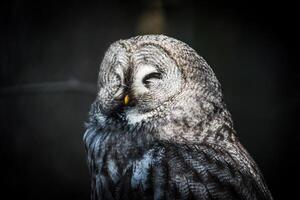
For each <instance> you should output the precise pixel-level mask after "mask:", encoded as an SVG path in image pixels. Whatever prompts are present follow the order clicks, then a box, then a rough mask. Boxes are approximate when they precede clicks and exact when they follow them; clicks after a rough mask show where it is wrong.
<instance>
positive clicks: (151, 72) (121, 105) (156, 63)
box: [98, 43, 182, 121]
mask: <svg viewBox="0 0 300 200" xmlns="http://www.w3.org/2000/svg"><path fill="white" fill-rule="evenodd" d="M123 45H124V44H123ZM112 47H113V48H112ZM112 47H111V48H110V49H109V51H108V52H107V53H106V55H105V57H104V60H103V62H102V65H101V68H100V73H99V80H98V81H99V92H98V100H99V101H100V102H101V104H102V105H100V106H102V108H103V111H104V113H105V114H106V115H107V116H122V117H125V118H127V119H129V120H131V121H132V120H138V119H137V118H139V117H142V116H143V115H144V114H146V113H148V112H150V111H152V110H153V109H155V108H157V107H159V106H160V105H162V104H164V103H165V102H167V101H170V100H171V99H172V97H174V96H175V95H176V94H177V93H178V92H179V91H180V89H181V85H182V76H181V72H180V70H179V68H178V67H177V65H176V63H175V62H174V60H173V59H172V58H170V56H169V55H168V54H167V53H166V52H164V51H163V50H162V49H160V48H159V47H157V46H155V45H146V46H142V47H140V48H136V49H134V50H133V51H132V52H128V51H127V50H126V49H125V48H124V47H123V46H122V44H118V43H116V44H114V45H113V46H112ZM131 118H135V119H131Z"/></svg>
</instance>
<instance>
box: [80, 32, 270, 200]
mask: <svg viewBox="0 0 300 200" xmlns="http://www.w3.org/2000/svg"><path fill="white" fill-rule="evenodd" d="M98 89H99V92H98V94H97V98H96V100H95V102H94V103H93V105H92V107H91V112H90V120H89V122H88V125H87V131H86V133H85V135H84V142H85V144H86V149H87V154H88V163H89V167H90V172H91V175H92V186H91V187H92V194H91V196H92V199H249V200H250V199H272V197H271V194H270V193H269V191H268V189H267V187H266V185H265V183H264V181H263V178H262V175H261V173H260V171H259V169H258V168H257V166H256V164H255V162H254V161H253V160H252V159H251V157H250V156H249V154H248V153H247V151H246V150H245V149H244V147H243V146H242V145H241V144H240V142H239V141H238V139H237V138H236V136H235V131H234V129H233V125H232V120H231V116H230V113H229V112H228V111H227V109H226V105H225V103H224V102H223V97H222V92H221V87H220V84H219V82H218V80H217V79H216V77H215V75H214V73H213V71H212V70H211V68H210V67H209V65H208V64H207V63H206V62H205V60H204V59H203V58H202V57H200V56H199V55H198V54H197V53H196V52H195V51H194V50H193V49H192V48H190V47H189V46H187V45H186V44H184V43H182V42H180V41H178V40H176V39H173V38H169V37H167V36H163V35H149V36H139V37H134V38H130V39H128V40H120V41H118V42H116V43H114V44H112V45H111V47H110V48H109V49H108V51H107V53H106V55H105V57H104V59H103V62H102V64H101V67H100V73H99V81H98ZM123 99H127V100H126V101H125V102H123ZM128 99H129V100H128ZM127 101H129V102H127Z"/></svg>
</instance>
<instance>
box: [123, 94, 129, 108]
mask: <svg viewBox="0 0 300 200" xmlns="http://www.w3.org/2000/svg"><path fill="white" fill-rule="evenodd" d="M129 100H130V99H129V96H128V94H127V95H125V97H124V99H123V103H124V105H125V106H127V105H128V103H129Z"/></svg>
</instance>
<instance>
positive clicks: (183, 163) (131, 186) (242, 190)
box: [84, 129, 272, 200]
mask: <svg viewBox="0 0 300 200" xmlns="http://www.w3.org/2000/svg"><path fill="white" fill-rule="evenodd" d="M115 139H116V138H114V137H111V135H110V133H105V132H103V133H99V132H98V131H95V129H88V130H87V132H86V134H85V136H84V142H85V145H86V150H87V154H88V164H89V167H90V172H91V176H92V185H91V189H92V194H91V198H92V199H93V200H94V199H95V200H96V199H139V200H140V199H207V200H209V199H245V200H250V199H251V200H255V199H257V200H259V199H272V198H271V196H270V194H269V192H268V190H267V189H266V187H265V184H264V181H263V178H262V176H261V174H260V173H259V171H258V173H259V174H258V177H259V178H258V179H257V178H254V177H253V176H252V175H251V174H250V173H249V172H247V171H246V170H241V168H240V163H238V162H237V161H236V160H235V159H234V158H232V156H231V155H230V154H229V153H228V152H227V151H226V150H225V149H220V148H215V147H214V146H213V145H209V144H194V145H191V144H175V143H170V142H168V141H164V142H163V141H157V142H155V143H153V145H152V146H150V147H149V148H145V149H139V150H138V151H133V153H132V152H129V150H130V149H131V150H132V149H134V145H133V146H132V147H131V148H127V147H126V149H123V150H121V151H123V152H120V151H117V150H116V148H123V147H122V145H121V146H120V144H119V143H123V141H122V140H119V141H115V143H112V140H115ZM127 139H128V138H127ZM132 139H134V138H132ZM127 142H130V141H127ZM114 145H116V146H114ZM129 146H130V145H129ZM125 151H128V152H125ZM118 154H119V155H118ZM126 155H127V157H126ZM146 159H147V160H146ZM109 163H115V165H116V166H115V171H112V170H111V169H110V168H111V167H110V166H109V165H110V164H109ZM258 181H259V182H258Z"/></svg>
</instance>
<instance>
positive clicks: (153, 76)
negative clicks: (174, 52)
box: [142, 72, 162, 84]
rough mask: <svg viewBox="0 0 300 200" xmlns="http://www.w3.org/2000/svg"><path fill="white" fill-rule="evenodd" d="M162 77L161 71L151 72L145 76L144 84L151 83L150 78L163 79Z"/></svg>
mask: <svg viewBox="0 0 300 200" xmlns="http://www.w3.org/2000/svg"><path fill="white" fill-rule="evenodd" d="M161 78H162V74H161V73H159V72H152V73H150V74H147V75H146V76H145V77H144V78H143V80H142V82H143V84H148V83H149V82H148V80H149V79H161Z"/></svg>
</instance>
